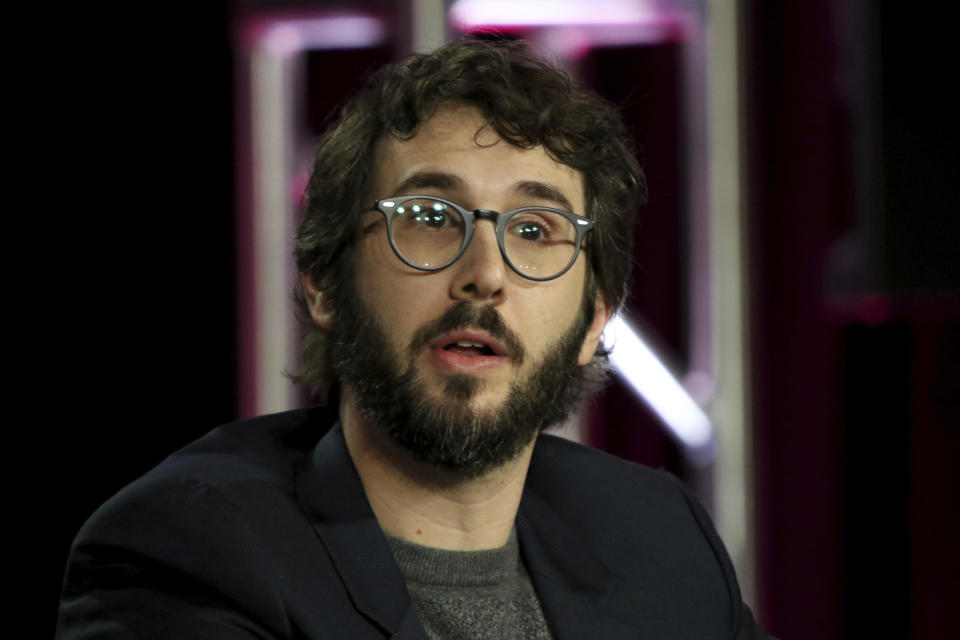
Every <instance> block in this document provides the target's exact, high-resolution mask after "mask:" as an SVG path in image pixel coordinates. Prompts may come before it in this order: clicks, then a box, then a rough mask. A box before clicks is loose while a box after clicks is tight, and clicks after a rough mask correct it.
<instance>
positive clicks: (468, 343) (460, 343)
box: [457, 342, 487, 349]
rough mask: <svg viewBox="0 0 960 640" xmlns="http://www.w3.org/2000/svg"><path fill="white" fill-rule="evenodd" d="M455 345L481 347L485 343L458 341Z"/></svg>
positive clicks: (483, 346)
mask: <svg viewBox="0 0 960 640" xmlns="http://www.w3.org/2000/svg"><path fill="white" fill-rule="evenodd" d="M457 346H458V347H476V348H477V349H483V348H485V347H486V346H487V345H485V344H481V343H479V342H458V343H457Z"/></svg>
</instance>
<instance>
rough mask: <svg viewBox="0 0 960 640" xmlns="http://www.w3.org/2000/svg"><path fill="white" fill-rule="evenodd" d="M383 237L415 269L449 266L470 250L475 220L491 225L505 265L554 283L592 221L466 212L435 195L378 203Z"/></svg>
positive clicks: (529, 210)
mask: <svg viewBox="0 0 960 640" xmlns="http://www.w3.org/2000/svg"><path fill="white" fill-rule="evenodd" d="M374 210H376V211H379V212H380V213H382V214H383V217H384V218H385V219H386V223H387V237H388V238H389V239H390V246H391V247H392V248H393V252H394V253H396V254H397V257H398V258H400V260H402V261H403V262H404V264H407V265H409V266H411V267H413V268H414V269H419V270H421V271H437V270H439V269H443V268H445V267H449V266H450V265H451V264H453V263H454V262H456V261H457V260H458V259H459V258H460V256H462V255H463V254H464V252H465V251H466V250H467V247H468V246H470V240H471V239H472V238H473V232H474V229H475V228H476V222H477V220H490V221H491V222H494V223H495V224H496V233H497V243H498V244H499V245H500V254H501V255H502V256H503V259H504V261H505V262H506V263H507V265H508V266H509V267H510V268H511V269H513V270H514V271H515V272H516V273H517V274H518V275H520V276H523V277H524V278H527V279H528V280H537V281H543V280H553V279H554V278H559V277H560V276H562V275H563V274H564V273H566V272H567V270H568V269H569V268H570V267H571V266H573V263H574V262H575V261H576V259H577V256H578V255H579V254H580V245H581V243H582V242H583V236H584V234H586V232H587V231H590V229H592V228H593V221H591V220H588V219H587V218H584V217H583V216H578V215H577V214H575V213H570V212H569V211H562V210H560V209H551V208H550V207H521V208H519V209H514V210H512V211H507V212H506V213H498V212H496V211H490V210H488V209H475V210H473V211H470V210H468V209H464V208H463V207H461V206H460V205H458V204H454V203H453V202H450V201H449V200H444V199H443V198H437V197H435V196H402V197H399V198H387V199H385V200H377V201H376V202H375V203H374V204H373V208H372V209H370V211H374Z"/></svg>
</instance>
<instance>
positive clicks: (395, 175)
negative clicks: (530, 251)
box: [372, 105, 584, 213]
mask: <svg viewBox="0 0 960 640" xmlns="http://www.w3.org/2000/svg"><path fill="white" fill-rule="evenodd" d="M421 176H430V177H428V178H427V179H426V181H423V180H419V178H420V177H421ZM444 176H446V178H444ZM404 185H411V186H412V188H414V190H416V189H421V191H427V192H428V193H427V194H425V195H429V194H430V193H432V192H437V191H440V192H441V193H438V194H437V195H446V196H448V197H451V198H456V197H460V198H470V199H473V201H472V202H460V203H459V204H462V205H464V206H467V207H470V208H491V209H496V208H500V207H503V206H507V205H508V204H509V205H511V206H522V205H523V204H525V203H524V202H519V201H520V200H522V199H523V198H530V197H534V198H536V197H538V196H537V194H538V193H542V194H549V193H550V191H551V189H552V190H554V191H555V192H556V195H560V196H562V197H563V199H564V200H565V201H566V202H567V203H569V208H571V209H572V210H573V211H575V212H577V213H583V211H584V196H583V176H582V175H581V173H580V172H579V171H577V170H576V169H573V168H572V167H569V166H567V165H565V164H562V163H559V162H557V161H556V160H554V159H553V158H551V157H550V155H549V154H548V153H547V152H546V151H545V150H544V149H543V147H541V146H536V147H533V148H531V149H522V148H520V147H517V146H515V145H512V144H510V143H509V142H507V141H506V140H503V139H502V138H500V136H499V134H497V132H496V130H495V129H494V128H493V127H492V126H489V125H487V124H486V120H485V119H484V117H483V115H482V114H481V113H480V111H479V110H477V109H475V108H473V107H468V106H462V105H446V106H442V107H440V108H439V109H438V110H437V112H436V113H435V114H434V115H433V116H432V117H431V118H430V119H428V120H426V121H425V122H424V123H423V124H422V125H421V126H420V128H419V130H418V131H417V134H416V135H415V136H414V137H413V138H410V139H409V140H398V139H396V138H394V137H393V136H390V135H387V136H384V137H383V138H382V139H381V140H380V141H379V142H378V144H377V147H376V151H375V156H374V179H373V184H372V188H373V191H374V193H373V194H372V195H373V196H374V199H380V198H386V197H390V196H395V195H404V194H403V193H399V192H398V191H397V189H400V188H401V187H403V186H404ZM531 185H543V186H545V187H547V189H541V190H538V189H536V188H531ZM407 190H408V191H409V189H407ZM548 199H549V198H548ZM493 200H500V202H493ZM508 201H509V202H508ZM518 202H519V204H518ZM556 204H560V202H557V203H556ZM565 208H566V207H565Z"/></svg>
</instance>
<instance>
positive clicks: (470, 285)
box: [450, 220, 507, 304]
mask: <svg viewBox="0 0 960 640" xmlns="http://www.w3.org/2000/svg"><path fill="white" fill-rule="evenodd" d="M451 267H452V268H453V269H455V270H456V273H455V275H454V278H453V280H452V281H451V283H450V296H451V297H452V298H453V299H454V300H466V301H473V302H492V303H494V304H497V303H499V302H500V300H501V299H502V297H503V285H504V281H505V279H506V275H507V274H506V269H507V265H506V264H505V263H504V262H503V256H502V255H500V245H498V244H497V233H496V227H495V226H494V224H493V222H492V221H490V220H480V221H478V222H477V223H476V228H475V230H474V233H473V239H471V240H470V245H469V246H468V247H467V250H466V251H465V252H464V254H463V255H462V256H460V259H459V260H457V261H456V262H455V263H454V264H453V265H451Z"/></svg>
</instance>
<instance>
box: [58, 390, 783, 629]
mask: <svg viewBox="0 0 960 640" xmlns="http://www.w3.org/2000/svg"><path fill="white" fill-rule="evenodd" d="M331 427H332V428H331ZM517 532H518V536H519V541H520V548H521V553H522V554H523V558H524V560H525V562H526V566H527V568H528V570H529V572H530V575H531V578H532V580H533V583H534V586H535V588H536V591H537V594H538V595H539V597H540V600H541V603H542V605H543V609H544V613H545V615H546V618H547V620H548V621H549V624H550V628H551V632H552V633H553V635H554V637H555V638H558V639H561V640H563V639H571V640H573V639H577V640H582V639H583V638H589V639H590V640H601V639H607V638H610V639H613V638H648V639H658V640H662V639H668V638H669V639H677V638H690V639H696V640H708V639H711V638H725V639H729V638H736V639H738V640H742V639H746V638H751V639H753V638H762V637H764V636H763V635H762V634H761V633H760V632H759V631H758V630H757V628H756V626H755V625H754V622H753V619H752V617H751V616H750V612H749V611H748V610H747V609H746V607H744V606H743V605H742V603H741V599H740V592H739V589H738V587H737V582H736V578H735V576H734V572H733V569H732V567H731V565H730V561H729V559H728V558H727V554H726V552H725V551H724V548H723V545H722V543H721V542H720V540H719V538H718V537H717V535H716V533H715V532H714V529H713V526H712V525H711V523H710V520H709V518H708V517H707V515H706V514H705V513H704V511H703V510H702V509H701V507H700V506H699V505H698V504H697V502H696V501H695V500H694V499H693V498H692V497H691V496H690V494H689V493H688V492H687V490H686V489H685V488H684V487H683V485H682V484H681V483H680V482H679V481H677V480H676V479H675V478H673V477H672V476H670V475H667V474H665V473H661V472H657V471H653V470H651V469H648V468H646V467H643V466H641V465H637V464H632V463H629V462H625V461H623V460H620V459H618V458H615V457H613V456H610V455H607V454H604V453H600V452H598V451H594V450H591V449H588V448H586V447H582V446H579V445H576V444H573V443H570V442H568V441H565V440H562V439H560V438H556V437H553V436H547V435H545V436H541V437H540V439H539V440H538V442H537V446H536V448H535V451H534V455H533V461H532V463H531V466H530V472H529V476H528V478H527V484H526V487H525V489H524V493H523V499H522V501H521V504H520V511H519V514H518V515H517ZM57 637H58V638H62V639H64V640H66V639H68V638H71V639H72V638H204V639H207V638H318V639H319V638H335V639H338V640H340V639H350V640H353V639H365V638H385V637H393V638H402V639H413V638H418V639H423V640H425V639H426V634H425V632H424V631H423V628H422V627H421V625H420V623H419V621H418V619H417V615H416V612H415V609H414V607H413V606H412V605H411V601H410V597H409V595H408V594H407V591H406V588H405V586H404V583H403V579H402V577H401V575H400V571H399V569H398V568H397V566H396V564H395V563H394V561H393V556H392V555H391V552H390V549H389V547H388V545H387V542H386V540H385V539H384V536H383V534H382V533H381V530H380V528H379V526H378V524H377V521H376V519H375V517H374V515H373V512H372V511H371V509H370V506H369V504H368V503H367V500H366V497H365V495H364V492H363V488H362V486H361V484H360V479H359V477H358V476H357V472H356V470H355V469H354V467H353V463H352V462H351V460H350V457H349V455H348V454H347V449H346V444H345V443H344V440H343V433H342V431H341V430H340V427H339V425H338V424H336V423H335V416H331V415H330V414H328V413H326V412H325V411H324V410H323V409H308V410H301V411H292V412H287V413H282V414H277V415H271V416H264V417H260V418H255V419H253V420H246V421H242V422H236V423H233V424H230V425H226V426H223V427H220V428H218V429H215V430H214V431H212V432H211V433H209V434H208V435H207V436H205V437H203V438H201V439H200V440H198V441H196V442H195V443H193V444H191V445H189V446H188V447H186V448H184V449H183V450H181V451H179V452H178V453H175V454H174V455H172V456H171V457H170V458H168V459H167V460H165V461H164V462H163V463H161V464H160V465H159V466H158V467H156V468H155V469H153V470H152V471H150V472H149V473H148V474H147V475H145V476H144V477H143V478H141V479H139V480H137V481H136V482H134V483H133V484H131V485H130V486H128V487H127V488H125V489H124V490H122V491H121V492H120V493H118V494H117V495H116V496H114V497H113V498H112V499H111V500H109V501H108V502H107V503H106V504H104V505H103V506H102V507H101V508H100V509H99V510H98V511H97V512H96V513H95V514H94V515H93V516H92V517H91V518H90V520H89V521H88V522H87V523H86V524H85V525H84V527H83V528H82V529H81V530H80V533H79V534H78V535H77V538H76V540H75V541H74V545H73V548H72V551H71V555H70V560H69V565H68V567H67V575H66V580H65V584H64V590H63V598H62V601H61V605H60V612H59V617H58V625H57Z"/></svg>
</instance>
